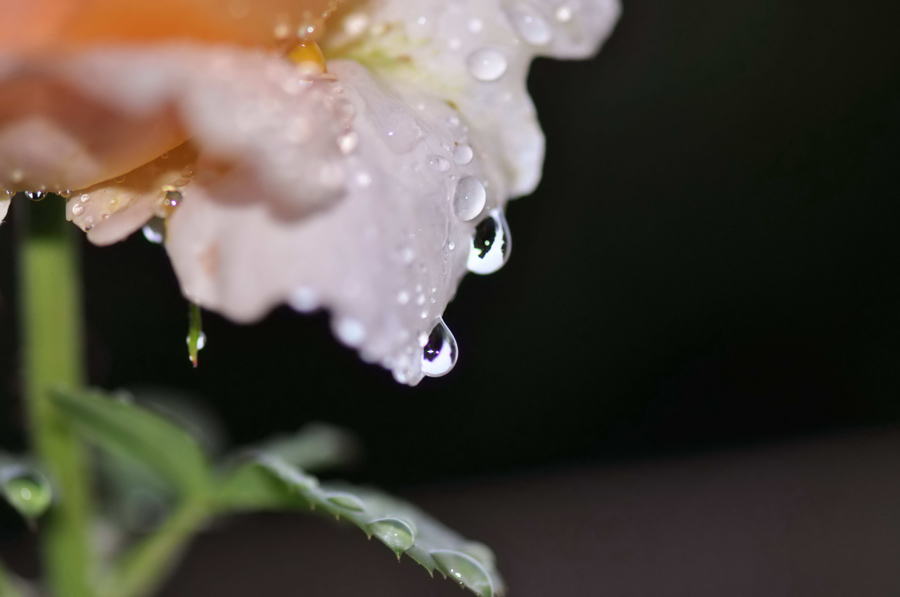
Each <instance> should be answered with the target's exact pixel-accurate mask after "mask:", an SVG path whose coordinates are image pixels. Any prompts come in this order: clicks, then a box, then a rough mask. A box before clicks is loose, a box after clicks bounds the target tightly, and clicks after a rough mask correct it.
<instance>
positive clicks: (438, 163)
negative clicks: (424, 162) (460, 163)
mask: <svg viewBox="0 0 900 597" xmlns="http://www.w3.org/2000/svg"><path fill="white" fill-rule="evenodd" d="M428 165H429V166H431V168H432V169H433V170H434V171H435V172H447V171H448V170H449V169H450V160H448V159H447V158H442V157H441V156H439V155H433V156H431V157H430V158H428Z"/></svg>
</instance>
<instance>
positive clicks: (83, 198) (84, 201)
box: [80, 193, 91, 203]
mask: <svg viewBox="0 0 900 597" xmlns="http://www.w3.org/2000/svg"><path fill="white" fill-rule="evenodd" d="M80 200H81V202H82V203H87V202H89V201H90V200H91V196H90V195H88V194H87V193H84V194H83V195H82V196H81V197H80Z"/></svg>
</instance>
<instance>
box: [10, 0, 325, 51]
mask: <svg viewBox="0 0 900 597" xmlns="http://www.w3.org/2000/svg"><path fill="white" fill-rule="evenodd" d="M337 4H338V0H127V1H125V0H27V1H26V0H0V15H2V17H3V18H2V19H0V55H2V54H3V53H18V54H21V53H23V52H28V53H34V52H43V53H47V52H55V53H59V52H68V51H71V50H76V49H83V48H85V47H93V46H96V45H98V44H116V45H121V44H123V43H138V44H140V43H146V42H151V41H165V40H170V41H171V40H194V41H202V42H213V43H215V42H229V43H237V44H246V45H268V44H270V43H272V42H273V41H275V40H276V38H277V37H278V36H279V35H283V36H285V37H286V36H287V35H290V34H294V33H295V32H296V31H297V30H298V29H299V28H300V27H301V26H302V25H303V24H316V25H321V21H322V19H323V17H324V16H325V15H326V14H327V13H328V12H330V11H331V10H333V9H334V8H335V6H337Z"/></svg>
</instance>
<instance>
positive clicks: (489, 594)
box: [430, 550, 494, 597]
mask: <svg viewBox="0 0 900 597" xmlns="http://www.w3.org/2000/svg"><path fill="white" fill-rule="evenodd" d="M430 555H431V557H432V558H434V561H435V562H437V565H438V568H439V569H440V571H441V572H443V573H444V574H445V575H447V576H448V577H449V578H451V579H452V580H455V581H456V582H458V583H459V584H461V585H463V586H465V587H468V588H469V590H471V591H473V592H474V593H475V594H477V595H480V596H481V597H493V595H494V585H493V583H492V582H491V577H490V575H489V574H488V572H487V570H486V569H485V568H484V566H483V565H482V564H481V563H479V562H478V560H476V559H475V558H473V557H472V556H470V555H467V554H464V553H462V552H459V551H451V550H434V551H432V552H431V553H430Z"/></svg>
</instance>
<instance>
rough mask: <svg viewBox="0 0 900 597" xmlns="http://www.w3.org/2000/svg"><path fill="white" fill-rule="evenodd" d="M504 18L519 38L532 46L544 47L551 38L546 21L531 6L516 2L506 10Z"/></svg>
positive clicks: (550, 31) (551, 34)
mask: <svg viewBox="0 0 900 597" xmlns="http://www.w3.org/2000/svg"><path fill="white" fill-rule="evenodd" d="M506 18H507V19H509V22H510V23H511V24H512V26H513V28H514V29H515V30H516V32H517V33H518V34H519V36H520V37H521V38H522V39H524V40H525V41H527V42H528V43H530V44H531V45H534V46H544V45H547V44H548V43H550V40H551V39H552V38H553V30H552V29H551V28H550V25H549V24H548V23H547V21H546V19H544V17H543V16H541V13H539V12H538V11H537V9H535V8H534V7H533V6H532V5H531V4H528V3H527V2H518V3H516V4H515V5H514V6H512V7H509V8H507V9H506Z"/></svg>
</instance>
